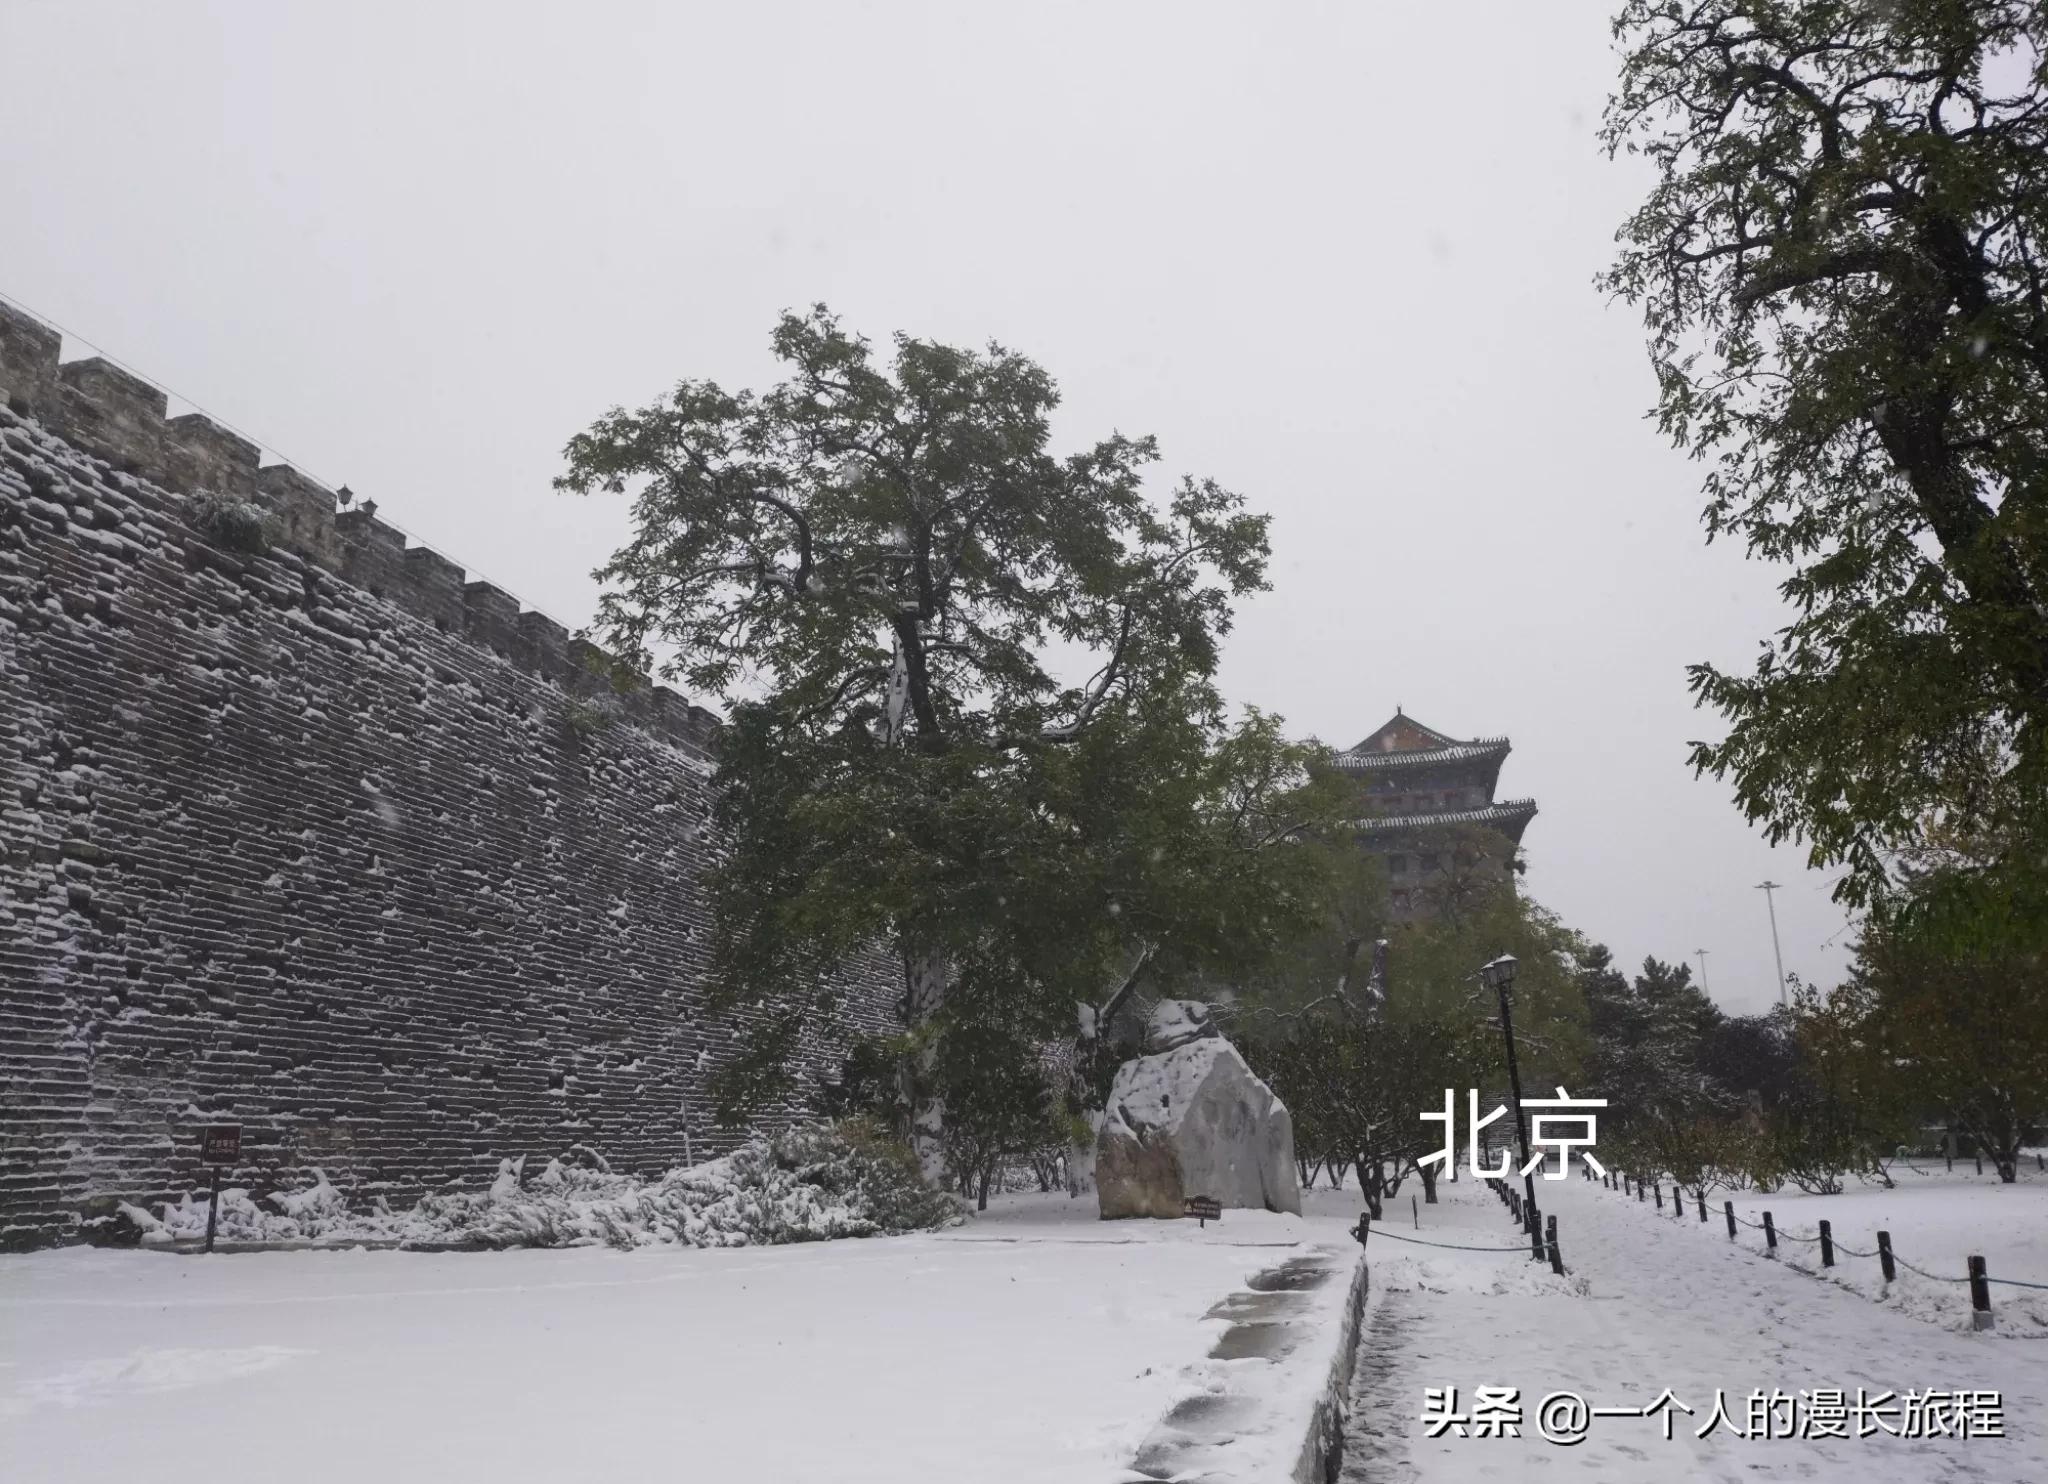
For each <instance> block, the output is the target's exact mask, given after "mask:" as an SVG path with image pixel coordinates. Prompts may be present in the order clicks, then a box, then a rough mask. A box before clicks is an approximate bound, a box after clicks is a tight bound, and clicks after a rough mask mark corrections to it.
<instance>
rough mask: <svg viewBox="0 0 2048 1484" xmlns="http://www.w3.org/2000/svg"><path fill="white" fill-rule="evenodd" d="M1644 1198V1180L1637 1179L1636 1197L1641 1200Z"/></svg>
mask: <svg viewBox="0 0 2048 1484" xmlns="http://www.w3.org/2000/svg"><path fill="white" fill-rule="evenodd" d="M1642 1198H1643V1182H1642V1181H1641V1180H1637V1181H1636V1199H1637V1200H1638V1201H1640V1200H1641V1199H1642Z"/></svg>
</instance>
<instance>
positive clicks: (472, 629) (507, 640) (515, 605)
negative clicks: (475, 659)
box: [462, 582, 519, 659]
mask: <svg viewBox="0 0 2048 1484" xmlns="http://www.w3.org/2000/svg"><path fill="white" fill-rule="evenodd" d="M462 601H463V606H464V608H465V610H466V612H467V619H466V628H467V632H468V634H469V637H470V638H472V639H474V640H475V641H476V642H477V643H479V644H481V645H482V646H483V647H484V648H486V649H488V650H490V651H491V652H492V653H493V654H496V655H499V656H501V657H503V658H506V659H510V658H511V657H512V655H513V653H514V652H515V651H516V650H517V649H518V647H519V600H518V599H517V598H515V597H513V596H512V595H511V594H510V593H508V592H506V591H505V590H504V589H503V588H501V587H497V586H494V585H493V584H491V583H488V582H469V583H464V584H463V588H462Z"/></svg>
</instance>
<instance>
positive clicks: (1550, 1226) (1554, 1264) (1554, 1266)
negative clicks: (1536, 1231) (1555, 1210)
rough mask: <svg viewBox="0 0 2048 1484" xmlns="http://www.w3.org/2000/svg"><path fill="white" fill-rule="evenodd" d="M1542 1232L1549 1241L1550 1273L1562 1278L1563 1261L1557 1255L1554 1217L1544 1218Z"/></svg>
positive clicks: (1555, 1219)
mask: <svg viewBox="0 0 2048 1484" xmlns="http://www.w3.org/2000/svg"><path fill="white" fill-rule="evenodd" d="M1543 1230H1544V1235H1545V1236H1546V1237H1547V1238H1548V1239H1549V1241H1550V1271H1551V1272H1553V1273H1556V1274H1558V1275H1559V1276H1562V1275H1563V1273H1564V1259H1563V1258H1562V1257H1559V1256H1558V1255H1557V1218H1556V1217H1555V1216H1551V1217H1548V1218H1546V1219H1545V1222H1544V1228H1543Z"/></svg>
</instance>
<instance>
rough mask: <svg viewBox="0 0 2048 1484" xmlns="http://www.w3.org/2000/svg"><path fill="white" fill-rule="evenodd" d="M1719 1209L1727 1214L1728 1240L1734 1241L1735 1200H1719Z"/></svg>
mask: <svg viewBox="0 0 2048 1484" xmlns="http://www.w3.org/2000/svg"><path fill="white" fill-rule="evenodd" d="M1721 1209H1722V1211H1724V1212H1725V1213H1727V1216H1728V1240H1729V1241H1731V1242H1732V1241H1734V1240H1735V1202H1733V1201H1723V1202H1721Z"/></svg>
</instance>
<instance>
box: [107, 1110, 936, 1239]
mask: <svg viewBox="0 0 2048 1484" xmlns="http://www.w3.org/2000/svg"><path fill="white" fill-rule="evenodd" d="M592 1163H593V1164H594V1165H597V1166H600V1167H599V1168H589V1167H585V1166H581V1165H578V1166H564V1165H563V1164H562V1163H561V1162H560V1161H558V1160H557V1161H550V1162H549V1164H548V1166H547V1168H546V1169H545V1170H543V1171H542V1172H541V1174H540V1175H538V1176H536V1177H535V1178H534V1179H533V1180H532V1181H531V1182H530V1183H527V1182H524V1181H523V1179H522V1174H523V1171H524V1169H525V1165H526V1160H525V1157H524V1156H523V1155H522V1156H521V1157H519V1158H518V1159H507V1160H503V1161H501V1162H500V1164H499V1166H498V1175H497V1178H496V1179H495V1180H493V1181H492V1183H491V1186H490V1188H489V1189H488V1190H485V1191H481V1192H478V1191H464V1192H458V1193H456V1194H452V1195H430V1196H427V1197H425V1198H423V1199H422V1200H421V1201H420V1202H419V1204H418V1205H416V1206H414V1207H413V1208H412V1209H411V1210H409V1211H403V1212H397V1213H393V1212H392V1211H390V1210H389V1209H388V1208H384V1209H379V1210H374V1211H367V1212H364V1211H351V1210H349V1209H348V1206H347V1202H346V1201H345V1199H344V1198H343V1196H342V1194H341V1192H339V1191H337V1190H336V1189H335V1188H334V1187H333V1186H332V1185H330V1184H329V1183H328V1181H327V1177H326V1175H325V1174H323V1173H321V1172H320V1171H318V1170H316V1171H314V1172H313V1173H314V1175H315V1182H314V1184H313V1185H312V1186H311V1187H310V1188H309V1189H306V1190H302V1191H293V1192H289V1193H285V1194H280V1195H275V1196H272V1197H271V1198H270V1200H271V1203H272V1204H273V1205H275V1206H276V1207H277V1208H278V1209H277V1211H276V1212H271V1211H267V1210H265V1209H264V1208H263V1207H262V1206H260V1205H259V1204H257V1203H256V1202H255V1201H252V1200H251V1199H250V1198H249V1193H248V1192H247V1191H246V1190H242V1189H239V1188H237V1189H228V1190H223V1191H222V1192H221V1193H220V1196H221V1198H220V1221H219V1229H218V1239H219V1240H221V1241H227V1242H295V1241H308V1240H311V1241H319V1242H322V1243H328V1244H336V1245H346V1244H347V1243H350V1242H365V1241H368V1242H396V1243H401V1244H409V1245H422V1246H441V1245H467V1246H478V1247H577V1246H589V1245H594V1244H598V1243H603V1244H605V1245H608V1246H612V1247H620V1248H632V1247H647V1246H659V1245H664V1244H681V1245H685V1246H691V1247H748V1246H755V1245H764V1244H774V1243H781V1242H808V1241H821V1240H825V1239H828V1238H833V1237H870V1236H878V1235H883V1234H889V1233H897V1232H908V1231H930V1230H934V1229H936V1228H939V1227H942V1226H947V1225H950V1224H952V1223H953V1222H955V1221H958V1220H959V1219H960V1209H959V1207H958V1205H957V1204H956V1203H955V1202H954V1201H953V1199H952V1198H951V1197H950V1196H945V1195H941V1194H939V1193H937V1192H935V1191H931V1190H928V1189H926V1188H925V1187H924V1186H923V1185H922V1184H921V1183H920V1182H919V1180H918V1179H917V1174H916V1171H915V1169H914V1168H912V1167H910V1166H909V1165H907V1164H906V1163H904V1162H903V1160H902V1159H900V1158H898V1157H897V1155H896V1153H895V1151H894V1150H893V1149H891V1148H889V1147H887V1146H883V1145H880V1144H873V1143H869V1142H867V1141H865V1140H862V1139H858V1138H852V1137H849V1136H848V1135H846V1134H844V1133H842V1132H840V1131H838V1130H835V1129H831V1128H825V1127H810V1128H795V1129H789V1130H786V1131H784V1132H783V1133H780V1134H776V1135H774V1136H773V1137H770V1138H763V1139H756V1140H755V1141H754V1142H752V1143H750V1144H748V1145H746V1146H744V1147H743V1148H741V1149H739V1150H737V1151H735V1152H734V1153H732V1154H729V1155H726V1156H725V1157H723V1158H721V1159H715V1160H712V1161H710V1162H709V1163H708V1164H701V1165H694V1166H691V1167H689V1168H687V1169H679V1170H671V1171H669V1172H668V1173H667V1174H666V1175H664V1176H662V1177H661V1178H660V1179H658V1180H653V1181H646V1180H640V1179H637V1178H635V1177H633V1176H630V1175H619V1174H614V1173H612V1172H611V1171H610V1170H609V1169H608V1168H603V1167H602V1166H603V1163H604V1162H603V1161H602V1159H595V1160H593V1161H592ZM379 1204H380V1206H381V1204H382V1203H381V1202H380V1203H379ZM122 1211H123V1213H124V1214H126V1215H127V1216H128V1218H129V1220H130V1221H132V1222H133V1223H134V1224H135V1226H136V1227H137V1228H139V1229H140V1231H141V1233H142V1241H143V1243H144V1244H145V1245H160V1244H165V1243H170V1242H175V1241H178V1240H181V1239H184V1240H190V1239H193V1238H198V1237H203V1236H205V1235H206V1218H207V1202H206V1198H205V1197H204V1196H203V1195H202V1196H197V1197H195V1196H192V1195H186V1196H185V1197H183V1198H182V1199H181V1200H180V1201H179V1202H178V1203H177V1204H176V1205H169V1204H167V1205H165V1206H164V1207H163V1208H162V1215H161V1218H159V1217H155V1216H152V1215H150V1214H149V1213H148V1212H146V1211H142V1210H139V1209H138V1208H136V1207H134V1206H123V1207H122Z"/></svg>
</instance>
